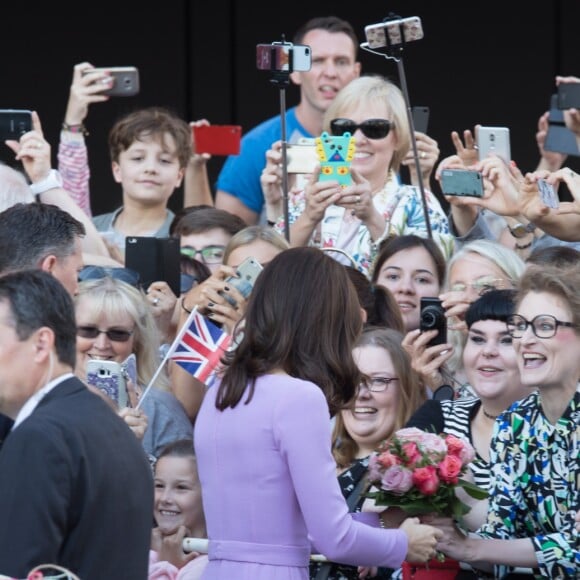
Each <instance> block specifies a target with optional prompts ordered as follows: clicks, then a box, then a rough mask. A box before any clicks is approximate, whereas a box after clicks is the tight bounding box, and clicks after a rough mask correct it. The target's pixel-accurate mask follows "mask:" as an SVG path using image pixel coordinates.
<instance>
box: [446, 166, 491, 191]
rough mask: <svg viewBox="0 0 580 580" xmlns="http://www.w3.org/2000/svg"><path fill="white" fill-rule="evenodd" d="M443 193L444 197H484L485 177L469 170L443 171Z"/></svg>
mask: <svg viewBox="0 0 580 580" xmlns="http://www.w3.org/2000/svg"><path fill="white" fill-rule="evenodd" d="M441 191H442V192H443V194H444V195H464V196H468V197H483V177H482V176H481V173H478V172H477V171H470V170H468V169H443V170H442V171H441Z"/></svg>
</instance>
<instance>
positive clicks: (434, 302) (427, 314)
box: [419, 296, 447, 346]
mask: <svg viewBox="0 0 580 580" xmlns="http://www.w3.org/2000/svg"><path fill="white" fill-rule="evenodd" d="M419 328H420V330H421V332H425V331H427V330H437V331H438V334H437V336H436V337H434V338H432V339H431V340H430V341H429V343H428V346H435V345H437V344H445V343H446V342H447V317H446V316H445V309H444V308H443V306H442V305H441V300H440V299H439V298H432V297H425V296H423V297H422V298H421V314H420V318H419Z"/></svg>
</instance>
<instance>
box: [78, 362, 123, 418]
mask: <svg viewBox="0 0 580 580" xmlns="http://www.w3.org/2000/svg"><path fill="white" fill-rule="evenodd" d="M87 383H88V384H89V385H92V386H93V387H96V388H97V389H99V390H100V391H102V392H103V393H105V394H106V395H107V396H108V397H109V398H111V399H112V400H113V401H115V403H116V404H117V406H118V407H119V409H122V408H124V407H126V406H127V404H128V403H129V396H128V394H127V385H126V384H125V375H124V373H123V369H122V367H121V365H120V364H119V363H118V362H115V361H111V360H89V361H88V362H87Z"/></svg>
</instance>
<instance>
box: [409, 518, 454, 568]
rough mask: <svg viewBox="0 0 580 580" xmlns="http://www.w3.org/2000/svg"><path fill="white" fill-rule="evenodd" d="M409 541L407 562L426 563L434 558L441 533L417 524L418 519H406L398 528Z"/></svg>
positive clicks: (430, 527)
mask: <svg viewBox="0 0 580 580" xmlns="http://www.w3.org/2000/svg"><path fill="white" fill-rule="evenodd" d="M399 529H401V530H403V531H404V532H405V533H406V534H407V536H408V539H409V543H408V547H407V556H406V557H405V560H407V562H419V563H422V562H427V560H430V559H431V558H433V557H435V555H436V553H437V551H436V547H437V542H438V541H440V540H443V532H442V531H441V530H438V529H437V528H434V527H432V526H427V525H425V524H421V523H420V522H419V518H407V519H406V520H405V521H404V522H403V523H402V524H401V525H400V526H399Z"/></svg>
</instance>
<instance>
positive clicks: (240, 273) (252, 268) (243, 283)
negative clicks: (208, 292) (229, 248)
mask: <svg viewBox="0 0 580 580" xmlns="http://www.w3.org/2000/svg"><path fill="white" fill-rule="evenodd" d="M263 269H264V268H263V267H262V265H261V264H260V262H258V260H256V259H255V258H252V257H249V258H246V259H245V260H244V261H243V262H242V263H241V264H240V265H239V266H238V267H237V268H236V272H237V276H229V277H228V278H226V280H225V282H226V284H227V285H228V286H233V287H234V288H235V289H236V290H237V291H238V292H239V293H240V294H241V295H242V296H243V297H244V298H247V297H248V296H249V295H250V292H251V291H252V288H253V287H254V284H255V283H256V280H257V279H258V276H259V275H260V272H261V271H262V270H263ZM220 294H221V295H222V296H223V297H224V298H225V299H226V300H227V301H228V302H229V303H230V304H231V305H232V306H234V307H236V306H237V302H236V301H235V300H234V299H233V298H232V297H231V296H230V295H229V294H228V293H227V292H221V291H220Z"/></svg>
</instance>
